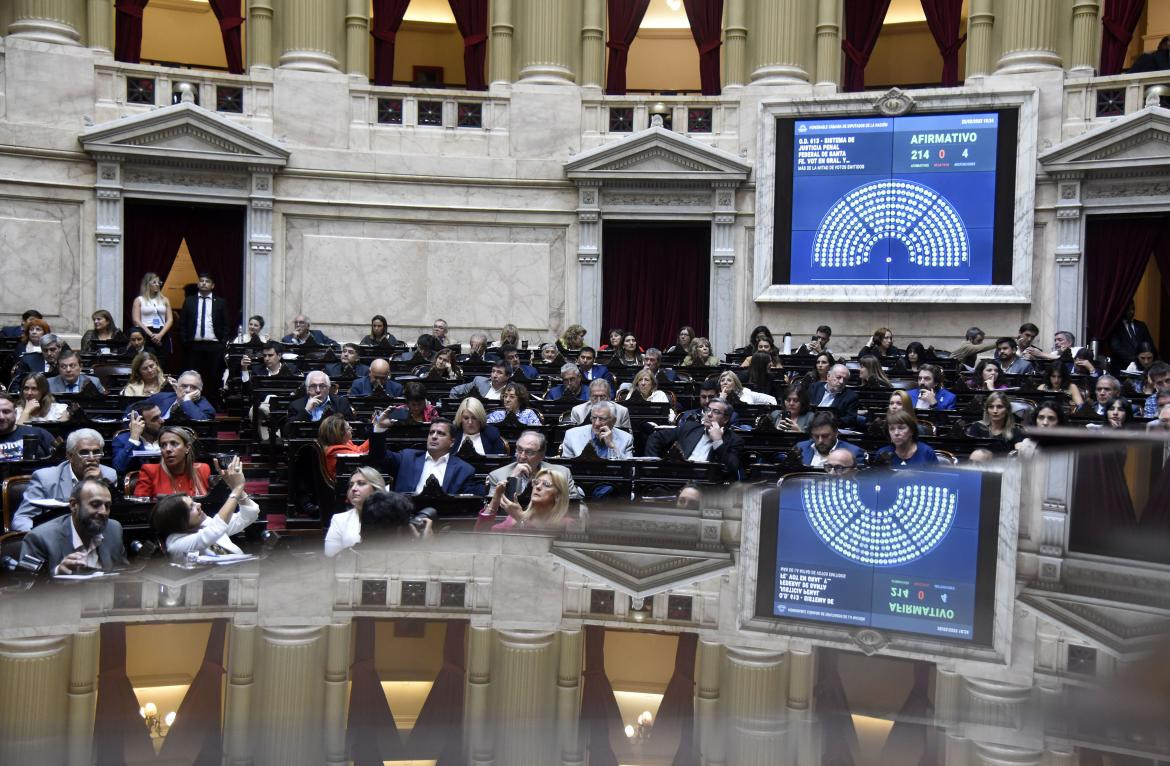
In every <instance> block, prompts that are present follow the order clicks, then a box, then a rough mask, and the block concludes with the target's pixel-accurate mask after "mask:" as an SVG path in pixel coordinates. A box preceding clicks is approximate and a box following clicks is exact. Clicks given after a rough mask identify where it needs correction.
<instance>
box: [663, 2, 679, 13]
mask: <svg viewBox="0 0 1170 766" xmlns="http://www.w3.org/2000/svg"><path fill="white" fill-rule="evenodd" d="M666 7H667V8H669V9H670V10H672V11H674V12H675V13H678V12H679V10H680V9H681V8H682V0H666Z"/></svg>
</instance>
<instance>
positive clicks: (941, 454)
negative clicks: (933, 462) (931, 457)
mask: <svg viewBox="0 0 1170 766" xmlns="http://www.w3.org/2000/svg"><path fill="white" fill-rule="evenodd" d="M934 454H935V456H936V457H937V458H938V462H940V463H950V464H951V465H958V464H959V458H957V457H955V453H953V452H951V451H950V450H945V449H939V448H938V447H935V449H934Z"/></svg>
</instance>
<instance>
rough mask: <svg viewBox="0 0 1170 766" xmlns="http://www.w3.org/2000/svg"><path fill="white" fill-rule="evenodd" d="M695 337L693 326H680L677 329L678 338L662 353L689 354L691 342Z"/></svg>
mask: <svg viewBox="0 0 1170 766" xmlns="http://www.w3.org/2000/svg"><path fill="white" fill-rule="evenodd" d="M694 339H695V328H694V327H691V326H690V325H686V326H684V327H680V328H679V331H678V340H677V342H676V343H675V344H674V345H673V346H671V347H670V348H668V349H666V351H664V352H663V353H664V354H684V355H685V354H689V353H690V351H691V342H692V341H693V340H694Z"/></svg>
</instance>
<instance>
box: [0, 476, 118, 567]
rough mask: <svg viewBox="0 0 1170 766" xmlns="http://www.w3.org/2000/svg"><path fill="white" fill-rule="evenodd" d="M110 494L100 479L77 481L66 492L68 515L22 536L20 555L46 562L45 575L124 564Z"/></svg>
mask: <svg viewBox="0 0 1170 766" xmlns="http://www.w3.org/2000/svg"><path fill="white" fill-rule="evenodd" d="M112 505H113V495H112V494H111V493H110V487H109V485H108V484H106V483H105V482H104V481H102V480H101V479H97V478H88V477H87V478H85V479H82V480H81V481H79V482H78V483H77V484H76V485H75V486H74V487H73V491H72V492H71V493H70V495H69V515H67V516H61V517H59V518H56V519H53V520H52V521H48V522H45V523H44V524H41V525H40V526H39V527H37V528H36V529H33V530H32V531H31V532H29V533H28V534H27V535H25V536H24V540H23V541H22V542H21V546H20V555H21V558H24V557H25V556H30V555H31V556H36V557H38V558H40V559H42V560H43V561H44V562H45V569H44V571H45V572H46V573H48V574H58V575H66V574H77V573H81V572H84V571H87V570H90V569H105V570H109V569H116V568H118V567H122V566H125V565H126V548H125V547H124V546H123V545H122V525H121V524H119V523H118V522H116V521H114V520H112V519H111V518H110V508H111V506H112Z"/></svg>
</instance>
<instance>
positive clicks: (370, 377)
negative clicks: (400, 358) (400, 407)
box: [349, 359, 403, 398]
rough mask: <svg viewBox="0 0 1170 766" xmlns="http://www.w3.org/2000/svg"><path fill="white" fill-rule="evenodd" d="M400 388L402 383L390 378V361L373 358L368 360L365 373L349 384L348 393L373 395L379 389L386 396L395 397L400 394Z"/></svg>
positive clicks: (351, 394) (352, 394)
mask: <svg viewBox="0 0 1170 766" xmlns="http://www.w3.org/2000/svg"><path fill="white" fill-rule="evenodd" d="M402 390H403V389H402V384H401V383H399V382H398V381H396V380H392V379H391V378H390V362H388V361H386V360H385V359H375V360H374V361H372V362H370V367H369V369H368V370H366V374H365V375H364V376H362V377H360V378H358V379H357V380H355V381H354V382H353V384H352V385H350V387H349V395H350V396H373V395H374V394H376V393H377V392H379V391H381V392H383V393H385V394H386V396H389V397H394V398H397V397H399V396H402Z"/></svg>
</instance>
